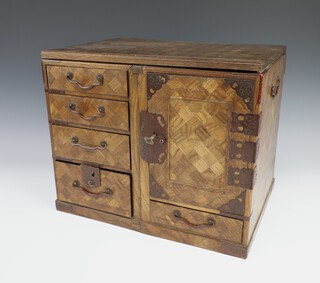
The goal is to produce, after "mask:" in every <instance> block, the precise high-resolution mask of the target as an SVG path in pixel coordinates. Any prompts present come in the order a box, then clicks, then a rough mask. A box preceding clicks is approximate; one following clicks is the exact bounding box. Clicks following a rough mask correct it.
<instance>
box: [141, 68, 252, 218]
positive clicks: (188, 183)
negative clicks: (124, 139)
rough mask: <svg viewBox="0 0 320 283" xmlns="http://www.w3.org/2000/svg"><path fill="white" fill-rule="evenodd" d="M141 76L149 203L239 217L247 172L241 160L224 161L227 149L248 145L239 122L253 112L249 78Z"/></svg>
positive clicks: (142, 121)
mask: <svg viewBox="0 0 320 283" xmlns="http://www.w3.org/2000/svg"><path fill="white" fill-rule="evenodd" d="M146 76H147V78H146V79H147V90H146V93H144V95H146V96H147V110H146V111H142V112H141V117H140V118H141V155H142V159H144V160H145V161H147V162H148V170H149V195H150V198H151V199H154V200H161V201H168V202H171V203H177V204H182V205H188V206H190V207H202V208H206V209H213V210H221V211H225V212H230V213H235V214H240V215H243V214H244V207H245V206H244V203H245V197H246V189H247V188H246V187H245V182H246V181H247V179H248V178H249V183H250V178H251V175H250V174H251V169H248V168H247V167H248V163H247V162H246V161H245V160H244V161H242V160H236V161H232V160H230V159H233V158H230V153H229V145H230V143H231V142H234V141H236V140H237V139H240V140H242V141H249V140H250V135H247V134H246V133H245V131H247V128H246V127H242V126H243V125H242V124H241V122H242V121H243V120H245V119H247V117H246V115H247V114H249V115H252V114H250V113H252V111H253V110H254V105H255V101H254V99H255V83H256V81H255V78H251V79H245V80H244V79H242V80H239V78H238V77H236V78H235V79H233V78H232V77H227V75H226V73H221V74H220V75H218V76H217V77H212V76H210V77H209V76H208V77H205V76H190V75H175V74H170V73H152V72H148V73H147V74H146ZM229 76H230V75H229ZM240 87H242V88H245V87H246V89H244V90H242V91H241V92H240V91H239V88H240ZM237 88H238V91H236V90H237ZM239 93H240V94H242V95H239ZM238 116H239V118H238ZM253 116H254V115H253ZM234 120H236V122H237V123H240V124H237V125H236V126H235V125H234V124H235V121H234ZM241 127H242V128H241ZM233 128H235V131H234V133H232V131H233ZM231 135H232V139H231V138H230V136H231ZM240 159H241V158H240ZM233 163H234V164H235V165H237V166H238V165H239V164H240V167H241V168H240V169H239V170H238V168H236V169H234V168H233V167H232V165H233ZM233 169H234V170H233ZM232 170H233V171H232ZM246 170H249V172H247V171H246ZM243 171H245V173H243ZM230 174H232V176H230ZM234 174H235V175H234ZM237 174H238V175H239V176H238V175H237ZM233 175H234V176H233ZM243 175H245V176H243ZM247 175H248V176H249V177H248V176H247ZM246 178H247V179H246ZM233 180H236V182H235V183H233Z"/></svg>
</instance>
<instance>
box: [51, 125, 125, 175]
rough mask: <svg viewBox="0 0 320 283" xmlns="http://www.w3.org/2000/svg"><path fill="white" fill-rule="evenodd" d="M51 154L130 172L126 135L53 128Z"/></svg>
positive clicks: (55, 126) (63, 127) (53, 126)
mask: <svg viewBox="0 0 320 283" xmlns="http://www.w3.org/2000/svg"><path fill="white" fill-rule="evenodd" d="M51 134H52V144H53V155H54V156H55V157H61V158H67V159H71V160H77V161H87V162H92V163H97V164H101V165H106V166H110V167H113V168H115V169H120V170H121V169H125V170H130V149H129V136H126V135H119V134H112V133H106V132H100V131H93V130H84V129H79V128H73V127H65V126H57V125H52V127H51Z"/></svg>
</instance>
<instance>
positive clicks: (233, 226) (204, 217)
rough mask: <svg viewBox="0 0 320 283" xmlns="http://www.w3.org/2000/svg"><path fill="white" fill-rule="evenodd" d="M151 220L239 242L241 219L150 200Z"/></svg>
mask: <svg viewBox="0 0 320 283" xmlns="http://www.w3.org/2000/svg"><path fill="white" fill-rule="evenodd" d="M150 214H151V221H152V222H155V223H158V224H163V225H166V226H171V227H174V228H177V229H181V230H185V231H188V232H194V233H197V234H201V235H205V236H210V237H215V238H219V239H223V240H228V241H233V242H238V243H240V242H241V238H242V228H243V221H241V220H237V219H233V218H229V217H224V216H220V215H215V214H211V213H205V212H200V211H196V210H192V209H187V208H182V207H178V206H174V205H169V204H164V203H159V202H155V201H151V204H150Z"/></svg>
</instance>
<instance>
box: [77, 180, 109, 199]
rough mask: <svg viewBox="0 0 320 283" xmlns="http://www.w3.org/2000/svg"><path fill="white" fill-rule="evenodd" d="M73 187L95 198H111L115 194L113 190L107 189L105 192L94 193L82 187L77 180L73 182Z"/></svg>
mask: <svg viewBox="0 0 320 283" xmlns="http://www.w3.org/2000/svg"><path fill="white" fill-rule="evenodd" d="M72 187H74V188H76V189H79V190H81V191H82V192H84V193H85V194H87V195H89V196H93V197H105V196H111V195H112V194H113V192H112V190H111V189H110V188H106V190H105V191H104V192H100V193H93V192H90V191H88V190H87V189H86V188H83V187H81V186H80V182H79V181H77V180H74V181H73V182H72Z"/></svg>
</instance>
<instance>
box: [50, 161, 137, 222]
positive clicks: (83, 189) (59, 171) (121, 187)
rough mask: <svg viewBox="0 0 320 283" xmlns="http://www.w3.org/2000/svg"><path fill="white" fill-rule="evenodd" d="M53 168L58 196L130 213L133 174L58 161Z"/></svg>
mask: <svg viewBox="0 0 320 283" xmlns="http://www.w3.org/2000/svg"><path fill="white" fill-rule="evenodd" d="M54 168H55V174H56V185H57V195H58V200H60V201H64V202H69V203H73V204H78V205H81V206H85V207H89V208H93V209H97V210H101V211H105V212H110V213H114V214H118V215H121V216H125V217H131V188H130V187H131V181H130V175H128V174H122V173H115V172H111V171H108V170H102V169H99V168H95V167H90V166H84V165H81V166H80V165H75V164H69V163H64V162H59V161H56V162H55V163H54ZM88 176H89V177H88Z"/></svg>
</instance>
